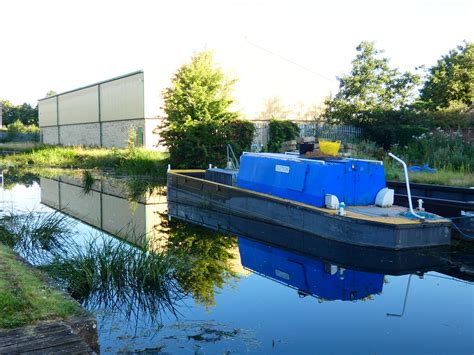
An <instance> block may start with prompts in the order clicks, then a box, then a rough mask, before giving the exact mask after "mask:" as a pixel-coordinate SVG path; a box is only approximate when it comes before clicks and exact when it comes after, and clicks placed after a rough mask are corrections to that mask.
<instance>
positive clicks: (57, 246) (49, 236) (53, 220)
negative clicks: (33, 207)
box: [0, 211, 75, 264]
mask: <svg viewBox="0 0 474 355" xmlns="http://www.w3.org/2000/svg"><path fill="white" fill-rule="evenodd" d="M0 222H1V225H0V242H2V243H4V244H6V245H8V246H10V247H11V248H13V249H14V250H15V251H16V252H17V253H18V254H19V255H21V256H22V257H24V258H26V259H27V260H28V261H30V262H31V263H33V264H40V263H43V262H45V261H46V260H48V259H50V258H51V257H53V256H55V255H68V253H69V249H70V242H71V240H70V235H71V234H72V232H73V230H74V229H73V228H74V226H75V221H74V220H71V219H70V218H68V217H67V216H66V215H64V214H62V213H60V212H58V211H55V212H53V213H49V212H48V213H46V212H35V211H28V212H25V213H14V212H7V213H6V214H5V215H3V216H2V217H1V219H0Z"/></svg>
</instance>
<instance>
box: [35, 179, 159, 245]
mask: <svg viewBox="0 0 474 355" xmlns="http://www.w3.org/2000/svg"><path fill="white" fill-rule="evenodd" d="M40 184H41V202H42V203H43V204H45V205H47V206H49V207H52V208H54V209H56V210H61V211H62V212H64V213H66V214H68V215H70V216H72V217H75V218H77V219H79V220H81V221H83V222H85V223H87V224H90V225H91V226H93V227H96V228H98V229H100V230H102V231H105V232H107V233H110V234H112V235H114V236H118V237H120V238H123V239H126V240H127V241H129V242H132V243H135V244H138V245H141V246H143V245H144V242H145V240H146V241H147V242H148V243H149V245H150V247H151V248H153V249H155V248H157V249H159V248H160V246H161V243H162V241H164V238H163V237H165V236H166V230H164V228H163V227H162V223H161V222H162V218H163V217H164V216H165V213H166V210H167V203H166V194H165V192H163V191H161V190H162V189H159V188H155V189H154V191H153V192H152V193H146V194H145V195H144V196H142V197H140V198H139V199H138V200H137V201H133V202H131V201H130V200H129V198H128V196H127V193H126V192H125V191H126V189H125V186H123V183H120V182H118V181H115V180H107V179H106V180H97V181H96V182H95V183H94V185H93V186H92V188H91V190H90V191H89V192H86V190H85V189H84V187H83V184H82V181H80V180H78V179H74V178H72V177H68V176H62V177H60V178H58V179H57V180H52V179H46V178H41V181H40ZM145 238H146V239H145Z"/></svg>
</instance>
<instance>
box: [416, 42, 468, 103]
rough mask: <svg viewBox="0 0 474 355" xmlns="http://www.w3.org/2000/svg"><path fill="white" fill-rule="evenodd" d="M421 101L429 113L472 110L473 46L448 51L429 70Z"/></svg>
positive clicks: (465, 44) (465, 45)
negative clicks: (447, 109) (442, 110)
mask: <svg viewBox="0 0 474 355" xmlns="http://www.w3.org/2000/svg"><path fill="white" fill-rule="evenodd" d="M420 100H421V103H422V107H425V108H427V109H429V110H440V109H446V108H461V109H465V110H467V111H469V110H472V109H473V108H474V43H472V42H466V43H464V45H461V46H458V47H457V49H453V50H451V51H449V53H448V54H446V55H444V56H442V57H441V59H440V60H438V62H437V63H436V64H435V65H434V66H432V67H431V68H430V69H429V70H428V76H427V79H426V81H425V83H424V86H423V88H422V89H421V95H420Z"/></svg>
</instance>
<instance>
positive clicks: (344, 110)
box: [324, 42, 419, 125]
mask: <svg viewBox="0 0 474 355" xmlns="http://www.w3.org/2000/svg"><path fill="white" fill-rule="evenodd" d="M356 49H357V52H358V54H357V55H356V58H355V59H354V60H353V61H352V70H351V72H350V74H349V75H344V76H342V77H340V78H339V92H338V93H337V94H336V95H335V96H334V98H330V99H329V100H327V101H326V105H327V108H326V112H325V114H324V116H325V118H326V119H328V120H329V121H330V122H334V123H345V124H355V125H364V124H367V123H370V122H372V121H373V117H372V115H371V113H372V112H373V111H381V110H383V111H387V110H398V109H401V108H403V107H404V106H406V105H407V104H409V103H411V101H412V99H413V95H414V89H415V87H416V85H417V83H418V82H419V76H418V75H416V74H412V73H410V72H406V73H401V72H400V71H399V70H398V69H392V68H390V67H389V59H388V58H385V57H382V56H381V55H382V53H383V51H381V50H378V49H376V48H375V46H374V43H373V42H362V43H360V44H359V45H358V46H357V48H356Z"/></svg>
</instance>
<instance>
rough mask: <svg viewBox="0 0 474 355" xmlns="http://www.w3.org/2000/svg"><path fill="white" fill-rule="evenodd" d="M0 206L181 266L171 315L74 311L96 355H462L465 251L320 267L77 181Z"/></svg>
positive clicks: (468, 312)
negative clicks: (61, 219) (144, 248)
mask: <svg viewBox="0 0 474 355" xmlns="http://www.w3.org/2000/svg"><path fill="white" fill-rule="evenodd" d="M0 198H1V205H0V210H1V213H2V214H5V213H10V212H11V211H14V213H21V212H22V211H23V212H25V211H32V210H34V211H37V212H38V213H40V212H41V213H46V214H49V213H53V212H54V211H55V210H61V211H62V212H65V213H67V215H68V216H70V218H71V220H74V221H76V224H75V226H74V231H75V232H74V236H73V238H74V240H75V242H77V243H78V244H79V245H86V244H87V242H88V240H90V238H93V237H92V236H94V235H95V234H96V233H97V231H101V233H106V235H107V238H113V240H114V241H117V243H127V245H129V244H130V243H132V245H133V244H138V245H144V244H147V245H148V247H150V248H152V249H154V250H156V251H159V252H163V253H167V252H168V253H169V252H170V250H172V248H173V250H175V251H177V252H176V255H178V256H179V255H182V256H183V257H184V256H185V255H191V256H192V260H194V261H193V262H195V265H191V268H190V269H189V270H191V271H190V272H189V275H181V276H178V278H177V285H178V286H179V288H180V290H181V291H182V297H179V298H177V299H176V300H174V301H173V302H174V304H173V307H174V310H175V312H172V311H170V310H163V309H161V310H158V311H157V309H156V308H153V307H150V309H147V306H146V303H145V304H143V303H141V301H140V300H137V299H133V298H132V299H129V300H127V302H128V303H127V302H122V303H120V302H119V304H120V307H122V308H123V307H125V308H127V307H128V308H129V309H133V310H134V312H131V313H130V312H123V309H117V308H114V307H112V306H111V305H110V304H107V305H104V304H101V303H100V302H95V303H94V302H89V303H87V302H86V303H85V306H86V307H87V308H89V309H91V310H92V311H93V312H94V313H95V314H96V316H97V320H98V327H99V341H100V347H101V351H102V352H103V353H117V352H138V351H145V352H148V353H170V354H174V353H197V354H222V353H225V354H229V353H246V352H250V353H287V354H359V353H360V354H402V353H403V354H472V353H473V352H474V345H473V344H474V307H473V306H474V304H473V302H474V291H473V282H472V281H473V280H474V254H473V253H472V248H468V249H470V250H471V251H464V250H461V251H453V250H448V251H443V252H440V253H438V252H434V253H432V254H430V255H428V256H427V254H426V253H422V254H419V255H418V254H416V255H415V257H416V258H417V260H416V262H415V261H413V256H412V257H411V258H407V261H406V263H407V264H406V265H403V260H402V261H401V262H400V264H398V265H397V266H396V267H394V268H393V269H392V270H391V271H390V270H389V269H390V268H387V265H386V264H387V263H386V262H385V263H384V261H383V260H382V258H385V257H386V256H384V255H383V254H380V255H379V254H370V253H369V254H367V256H365V254H364V256H363V257H362V258H361V259H360V260H361V263H360V265H358V264H357V257H355V258H354V257H353V256H352V257H351V260H353V261H352V263H351V265H347V262H344V260H347V259H348V255H347V254H348V253H350V249H349V251H348V249H347V248H342V249H341V251H340V253H339V254H338V252H337V251H336V252H334V253H332V257H331V259H330V260H329V259H328V258H327V257H326V256H322V255H317V252H316V253H315V252H312V253H311V255H307V254H305V253H304V251H294V250H293V251H291V250H287V249H284V248H281V247H278V246H276V245H269V244H265V243H262V242H261V241H259V240H258V234H257V235H253V236H251V235H250V237H252V238H248V237H249V235H247V237H244V236H230V237H229V236H223V235H222V234H219V233H215V232H211V231H209V230H207V229H204V228H202V227H199V228H197V227H193V226H189V227H188V226H186V225H184V224H183V223H181V225H180V226H179V227H176V226H175V227H173V226H172V225H169V224H168V222H167V218H166V209H167V204H166V197H165V196H164V194H163V190H162V189H159V188H157V189H155V190H153V191H151V192H150V191H149V192H148V193H146V194H145V195H143V196H141V197H140V198H138V199H136V200H135V201H131V198H130V194H129V193H128V192H127V190H126V188H124V186H123V185H121V184H120V183H117V182H116V181H114V180H110V179H107V180H103V181H101V182H99V183H96V184H95V185H94V188H93V189H92V191H89V192H88V193H85V192H84V189H83V188H82V183H81V181H80V180H77V179H74V178H71V177H62V178H54V179H46V178H41V179H40V180H39V181H38V182H33V183H32V184H29V185H28V186H26V185H21V184H19V185H16V186H14V187H10V188H9V189H8V190H7V189H2V190H1V194H0ZM68 218H69V217H68ZM261 228H263V229H264V228H265V226H263V227H261ZM260 232H261V230H260ZM260 232H259V233H260ZM269 233H278V231H277V230H272V231H270V232H269ZM250 234H251V233H250ZM131 235H133V236H134V237H133V238H130V236H131ZM280 237H281V235H280ZM256 238H257V239H256ZM131 247H132V246H131ZM336 248H337V247H336ZM180 251H181V254H180ZM353 252H354V253H358V252H360V250H356V249H354V251H353ZM356 256H357V255H356ZM368 258H371V259H370V262H368ZM377 258H379V259H377ZM423 258H424V259H423ZM421 259H422V260H421ZM354 260H355V262H354ZM390 260H392V259H390ZM410 260H411V261H410ZM420 260H421V264H420ZM382 264H383V265H384V267H383V268H382V267H379V268H378V266H377V265H382ZM412 265H416V267H419V265H423V270H421V271H420V270H417V269H413V266H412ZM430 265H432V266H430ZM349 266H350V267H349ZM387 270H389V271H387ZM178 274H179V272H178ZM394 275H397V276H394ZM408 286H409V287H408ZM117 297H120V296H117ZM404 305H405V307H404ZM157 313H159V314H157Z"/></svg>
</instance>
